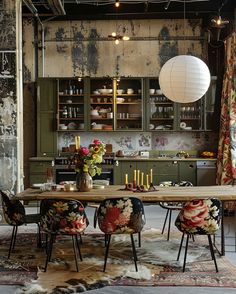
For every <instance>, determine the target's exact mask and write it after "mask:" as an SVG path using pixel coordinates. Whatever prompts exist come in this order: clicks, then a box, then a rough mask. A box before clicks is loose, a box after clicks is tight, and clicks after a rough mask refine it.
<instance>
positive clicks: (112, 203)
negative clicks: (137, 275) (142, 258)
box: [97, 197, 146, 271]
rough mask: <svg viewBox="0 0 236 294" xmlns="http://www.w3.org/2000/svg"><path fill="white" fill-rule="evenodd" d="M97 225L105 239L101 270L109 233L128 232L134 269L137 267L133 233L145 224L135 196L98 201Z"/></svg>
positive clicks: (140, 206) (142, 208)
mask: <svg viewBox="0 0 236 294" xmlns="http://www.w3.org/2000/svg"><path fill="white" fill-rule="evenodd" d="M97 220H98V226H99V228H100V229H101V231H102V232H103V233H105V237H106V239H107V244H106V252H105V261H104V268H103V271H105V270H106V262H107V257H108V251H109V245H110V240H111V235H113V234H129V235H130V238H131V243H132V250H133V257H134V263H135V269H136V271H138V269H137V254H136V249H135V243H134V238H133V234H135V233H140V232H141V231H142V229H143V227H144V225H145V222H146V221H145V214H144V207H143V203H142V201H141V200H140V199H138V198H136V197H129V198H112V199H107V200H104V201H102V202H101V203H100V206H99V208H98V211H97Z"/></svg>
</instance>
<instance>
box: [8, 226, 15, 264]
mask: <svg viewBox="0 0 236 294" xmlns="http://www.w3.org/2000/svg"><path fill="white" fill-rule="evenodd" d="M16 228H17V227H16V226H13V229H12V233H11V242H10V246H9V250H8V256H7V259H9V258H10V256H11V251H12V249H13V248H14V247H13V245H14V238H15V230H16Z"/></svg>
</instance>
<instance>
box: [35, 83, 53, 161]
mask: <svg viewBox="0 0 236 294" xmlns="http://www.w3.org/2000/svg"><path fill="white" fill-rule="evenodd" d="M56 95H57V82H56V80H55V79H49V78H40V79H38V81H37V156H38V157H40V156H54V155H56V154H57V132H56V97H57V96H56Z"/></svg>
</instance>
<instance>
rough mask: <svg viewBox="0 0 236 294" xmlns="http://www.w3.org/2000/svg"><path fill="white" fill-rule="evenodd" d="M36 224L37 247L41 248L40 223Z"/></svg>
mask: <svg viewBox="0 0 236 294" xmlns="http://www.w3.org/2000/svg"><path fill="white" fill-rule="evenodd" d="M37 225H38V235H37V247H38V248H42V238H41V230H40V225H39V224H37Z"/></svg>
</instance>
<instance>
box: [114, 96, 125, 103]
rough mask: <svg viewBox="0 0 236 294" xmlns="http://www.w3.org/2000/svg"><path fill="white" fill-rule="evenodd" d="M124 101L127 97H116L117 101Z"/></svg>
mask: <svg viewBox="0 0 236 294" xmlns="http://www.w3.org/2000/svg"><path fill="white" fill-rule="evenodd" d="M124 101H125V99H124V98H122V97H117V98H116V103H123V102H124Z"/></svg>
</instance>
